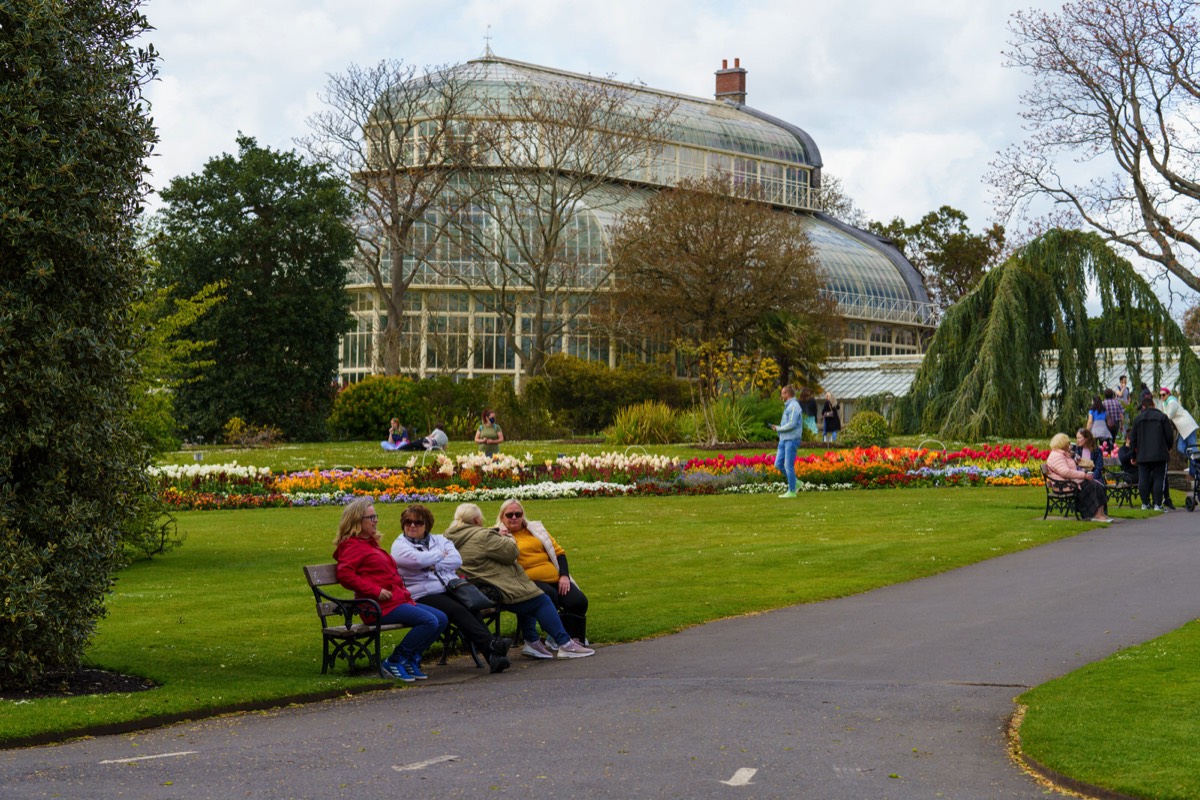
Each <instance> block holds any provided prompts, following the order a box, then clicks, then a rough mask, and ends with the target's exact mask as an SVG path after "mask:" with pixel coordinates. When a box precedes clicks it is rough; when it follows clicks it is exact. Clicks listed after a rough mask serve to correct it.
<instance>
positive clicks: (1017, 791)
mask: <svg viewBox="0 0 1200 800" xmlns="http://www.w3.org/2000/svg"><path fill="white" fill-rule="evenodd" d="M1039 524H1040V520H1039ZM1198 573H1200V513H1198V514H1188V513H1186V512H1175V513H1172V514H1168V515H1164V516H1162V517H1157V518H1153V519H1147V520H1122V521H1120V522H1118V523H1115V524H1114V525H1112V526H1110V527H1107V528H1100V529H1096V530H1091V531H1087V532H1084V533H1082V534H1079V535H1077V536H1075V537H1072V538H1070V539H1066V540H1062V541H1059V542H1055V543H1052V544H1048V545H1044V546H1042V547H1038V548H1036V549H1033V550H1027V551H1024V552H1021V553H1016V554H1013V555H1009V556H1005V557H1002V558H997V559H993V560H991V561H987V562H984V563H981V564H976V565H973V566H969V567H964V568H962V569H957V570H954V571H951V572H948V573H945V574H942V575H938V576H935V577H932V578H927V579H924V580H919V581H914V582H911V583H907V584H902V585H899V586H892V587H888V588H885V589H880V590H877V591H873V592H869V593H866V594H862V595H857V596H855V597H849V598H845V599H841V600H834V601H829V602H825V603H817V604H812V605H806V606H796V607H792V608H787V609H781V610H778V611H773V612H769V613H765V614H757V615H751V616H746V617H739V618H735V619H728V620H723V621H720V622H715V623H711V624H708V625H703V626H700V627H697V628H693V629H690V630H688V631H685V632H683V633H680V634H676V635H673V636H668V637H663V638H660V639H655V640H651V641H645V642H637V643H633V644H626V645H617V646H612V647H603V648H601V649H600V650H599V651H598V652H597V654H596V656H594V657H592V658H586V659H575V660H572V661H556V662H533V661H528V660H522V659H516V660H517V661H518V662H520V663H517V664H515V665H514V669H512V670H510V671H509V672H507V673H504V674H502V675H498V676H489V675H486V674H480V671H477V670H475V669H473V668H471V667H469V666H466V665H462V664H459V665H451V666H449V667H441V668H437V667H434V668H433V669H431V673H432V674H433V675H434V677H433V678H432V679H431V680H429V681H426V682H424V683H423V684H420V685H417V686H414V687H413V688H411V689H406V690H404V691H391V692H380V693H371V694H367V695H361V696H358V697H353V698H347V699H344V700H338V701H334V702H327V703H320V704H314V705H309V706H303V707H296V708H289V709H283V710H278V711H272V712H265V713H261V714H243V715H238V716H232V717H226V718H219V719H214V720H207V721H202V722H199V723H189V724H184V725H176V726H173V727H169V728H164V729H160V730H156V731H150V732H146V733H141V734H134V735H125V736H110V737H101V738H97V739H91V740H84V741H79V742H73V743H68V744H64V745H58V746H53V747H41V748H30V749H25V750H16V751H7V752H2V753H0V798H4V800H10V799H11V800H15V799H16V798H42V797H61V798H117V797H129V798H236V797H252V798H323V797H338V798H341V797H346V798H349V797H355V798H398V799H400V800H415V799H416V798H458V797H472V798H479V797H522V798H524V797H530V798H540V797H554V798H592V797H604V798H609V797H612V798H660V797H679V798H710V797H711V798H730V799H731V800H741V799H742V798H816V799H819V800H843V799H844V800H865V799H867V798H870V799H871V800H876V799H877V798H878V799H885V798H950V799H953V798H960V799H964V800H965V799H966V798H987V799H989V800H990V799H991V798H1039V797H1047V796H1053V795H1054V794H1055V793H1053V792H1048V790H1046V789H1044V788H1042V787H1041V786H1039V785H1038V783H1036V782H1035V781H1034V780H1033V779H1032V778H1030V777H1028V776H1027V775H1026V774H1024V773H1023V772H1022V771H1021V770H1020V769H1018V768H1017V767H1016V766H1014V764H1013V763H1012V762H1011V760H1010V758H1009V756H1008V754H1007V748H1006V740H1005V726H1006V724H1007V720H1008V718H1009V716H1010V715H1011V714H1012V711H1013V707H1014V706H1013V698H1014V697H1015V696H1016V695H1018V694H1019V693H1020V692H1021V691H1023V690H1024V689H1025V688H1026V687H1030V686H1035V685H1037V684H1040V683H1042V682H1044V681H1046V680H1049V679H1050V678H1053V677H1056V676H1058V675H1062V674H1064V673H1066V672H1069V671H1070V670H1072V669H1075V668H1077V667H1079V666H1082V665H1084V664H1087V663H1090V662H1092V661H1096V660H1098V659H1101V658H1103V657H1105V656H1107V655H1109V654H1110V653H1112V652H1114V651H1116V650H1118V649H1120V648H1123V647H1127V646H1129V645H1132V644H1136V643H1139V642H1142V641H1145V640H1147V639H1150V638H1153V637H1155V636H1158V635H1160V634H1163V633H1166V632H1168V631H1171V630H1174V629H1175V628H1178V627H1180V626H1181V625H1183V624H1185V623H1186V622H1188V621H1189V620H1191V619H1193V618H1195V617H1196V616H1197V613H1198V605H1200V603H1198V599H1200V596H1198V593H1197V591H1196V586H1197V580H1196V576H1197V574H1198ZM688 591H697V592H700V593H702V588H689V589H688ZM514 655H515V651H514Z"/></svg>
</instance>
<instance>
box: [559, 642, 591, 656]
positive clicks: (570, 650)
mask: <svg viewBox="0 0 1200 800" xmlns="http://www.w3.org/2000/svg"><path fill="white" fill-rule="evenodd" d="M595 654H596V651H595V650H592V649H590V648H587V647H584V646H583V645H581V644H580V643H579V642H577V641H575V640H574V639H572V640H571V641H569V642H567V643H566V644H564V645H559V648H558V657H559V658H587V657H588V656H591V655H595Z"/></svg>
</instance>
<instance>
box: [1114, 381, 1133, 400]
mask: <svg viewBox="0 0 1200 800" xmlns="http://www.w3.org/2000/svg"><path fill="white" fill-rule="evenodd" d="M1113 394H1114V395H1116V398H1117V400H1118V401H1120V403H1121V405H1122V406H1127V405H1129V403H1130V401H1132V400H1133V390H1131V389H1130V388H1129V378H1128V377H1127V376H1125V375H1122V376H1121V377H1120V378H1118V379H1117V389H1116V391H1115V392H1113Z"/></svg>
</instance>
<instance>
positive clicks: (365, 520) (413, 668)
mask: <svg viewBox="0 0 1200 800" xmlns="http://www.w3.org/2000/svg"><path fill="white" fill-rule="evenodd" d="M379 538H380V536H379V516H378V515H377V514H376V513H375V501H374V499H373V498H371V497H358V498H355V499H354V500H353V501H352V502H351V503H350V504H349V505H347V506H346V509H345V511H343V512H342V521H341V522H340V523H339V524H338V532H337V538H335V539H334V540H333V544H334V551H333V558H334V560H335V561H336V562H337V579H338V583H340V584H341V585H342V586H344V587H345V588H347V589H349V590H350V591H352V592H354V596H355V597H356V598H360V599H370V600H376V601H378V603H379V612H378V613H376V612H375V610H374V609H367V610H364V611H362V612H360V614H359V616H361V617H362V620H363V622H365V623H367V624H368V625H374V624H375V623H376V622H377V621H378V622H379V623H380V624H383V625H393V624H396V625H407V626H408V627H409V628H410V630H409V632H408V633H407V634H405V636H404V638H403V639H401V640H400V644H398V645H396V649H395V650H393V651H392V654H391V655H390V656H388V658H387V660H385V661H384V662H383V663H382V664H380V667H381V668H382V669H383V670H384V671H386V672H387V673H388V674H389V675H391V676H392V677H393V678H397V679H398V680H402V681H405V682H408V683H412V682H413V681H414V680H424V679H426V678H428V677H429V676H428V675H426V674H425V673H424V672H423V671H422V670H421V656H422V655H424V654H425V649H426V648H428V647H429V645H431V644H433V643H434V642H435V641H437V637H438V635H439V634H441V632H442V631H443V630H445V628H446V622H447V620H446V615H445V614H443V613H442V612H441V611H438V610H437V609H436V608H431V607H429V606H419V605H417V604H416V603H415V602H413V599H412V595H410V594H409V593H408V589H406V588H405V587H404V579H403V578H401V577H400V573H399V572H397V571H396V562H395V561H393V560H392V556H391V554H390V553H388V551H386V550H384V549H383V548H382V547H381V546H380V545H379Z"/></svg>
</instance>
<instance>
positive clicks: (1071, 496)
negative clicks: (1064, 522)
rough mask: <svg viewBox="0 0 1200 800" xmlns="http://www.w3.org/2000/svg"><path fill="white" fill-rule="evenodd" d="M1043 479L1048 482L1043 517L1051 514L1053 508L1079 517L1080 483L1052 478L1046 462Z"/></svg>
mask: <svg viewBox="0 0 1200 800" xmlns="http://www.w3.org/2000/svg"><path fill="white" fill-rule="evenodd" d="M1042 479H1043V480H1045V482H1046V513H1045V514H1042V519H1045V518H1046V517H1048V516H1050V510H1051V509H1055V510H1058V511H1061V512H1062V515H1063V516H1064V517H1067V516H1070V515H1072V514H1074V515H1075V519H1079V485H1078V484H1077V483H1075V481H1060V480H1057V479H1055V478H1051V477H1050V471H1049V470H1048V469H1047V468H1046V465H1045V464H1042Z"/></svg>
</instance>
